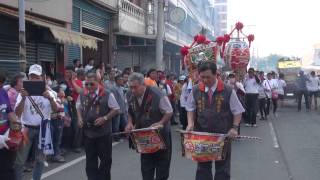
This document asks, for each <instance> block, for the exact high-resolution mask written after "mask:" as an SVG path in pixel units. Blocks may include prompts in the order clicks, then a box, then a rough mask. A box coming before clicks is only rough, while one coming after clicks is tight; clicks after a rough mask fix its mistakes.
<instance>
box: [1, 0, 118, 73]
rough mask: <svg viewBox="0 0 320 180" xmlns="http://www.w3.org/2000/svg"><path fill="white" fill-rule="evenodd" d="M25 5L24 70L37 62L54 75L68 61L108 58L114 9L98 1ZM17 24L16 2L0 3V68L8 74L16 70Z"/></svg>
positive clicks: (27, 2)
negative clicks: (25, 56) (25, 58)
mask: <svg viewBox="0 0 320 180" xmlns="http://www.w3.org/2000/svg"><path fill="white" fill-rule="evenodd" d="M25 5H26V7H25V14H26V15H25V21H26V53H27V68H26V69H27V70H28V67H29V66H30V65H32V64H35V63H38V64H41V65H42V66H43V67H44V71H45V72H46V73H47V74H48V75H55V74H56V73H57V72H60V73H63V70H64V67H65V66H66V65H67V64H68V63H69V62H70V59H72V58H79V59H80V58H82V57H83V56H85V57H89V56H90V57H93V58H96V57H100V59H99V58H97V59H99V60H101V59H105V60H106V61H107V60H108V59H110V57H108V54H110V52H109V49H110V48H109V46H110V45H109V44H108V43H109V42H111V41H109V40H108V36H107V35H108V33H109V32H112V30H110V28H111V27H110V26H108V24H110V22H109V21H108V19H110V17H111V15H110V14H112V13H114V12H115V10H114V9H112V7H107V6H106V7H104V6H103V2H102V0H101V1H94V0H92V1H89V0H88V1H85V0H75V1H71V0H55V1H40V2H39V1H26V2H25ZM95 8H96V9H95ZM80 13H81V20H82V21H80V20H79V19H80ZM77 18H79V19H77ZM18 22H19V19H18V1H11V0H3V1H1V2H0V24H1V28H0V66H1V67H2V68H3V69H5V70H7V71H8V73H9V74H12V73H14V72H18V71H19V70H20V69H19V67H20V64H21V61H20V60H19V27H18V24H19V23H18ZM79 49H80V50H79ZM82 49H83V50H82Z"/></svg>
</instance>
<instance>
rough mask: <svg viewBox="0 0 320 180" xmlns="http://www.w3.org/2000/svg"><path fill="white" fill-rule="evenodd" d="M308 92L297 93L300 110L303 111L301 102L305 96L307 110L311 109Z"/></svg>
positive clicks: (300, 91)
mask: <svg viewBox="0 0 320 180" xmlns="http://www.w3.org/2000/svg"><path fill="white" fill-rule="evenodd" d="M308 94H309V93H308V91H307V90H305V91H304V90H299V91H297V98H298V110H301V101H302V96H304V100H305V103H306V108H307V109H310V103H309V95H308Z"/></svg>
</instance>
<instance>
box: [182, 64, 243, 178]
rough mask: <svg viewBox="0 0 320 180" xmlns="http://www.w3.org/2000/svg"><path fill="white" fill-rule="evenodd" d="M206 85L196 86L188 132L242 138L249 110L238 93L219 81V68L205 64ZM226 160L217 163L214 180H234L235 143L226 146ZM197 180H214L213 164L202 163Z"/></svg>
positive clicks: (202, 68) (201, 68)
mask: <svg viewBox="0 0 320 180" xmlns="http://www.w3.org/2000/svg"><path fill="white" fill-rule="evenodd" d="M198 71H199V74H200V77H201V79H202V82H200V83H199V84H198V85H195V86H194V87H193V90H192V92H191V93H190V95H189V97H188V100H187V105H186V110H187V111H188V126H187V131H199V132H209V133H221V134H228V135H229V136H230V137H235V136H237V135H238V127H239V123H240V121H241V115H242V113H243V112H244V111H245V110H244V108H243V107H242V105H241V102H240V101H239V99H238V97H237V94H236V92H235V91H234V90H233V89H232V88H231V87H229V86H228V85H226V84H224V83H223V81H222V80H218V78H217V66H216V65H215V64H214V63H213V62H203V63H201V64H200V66H199V67H198ZM224 148H225V150H226V155H225V159H224V160H221V161H216V162H215V175H214V180H230V177H231V174H230V173H231V171H230V168H231V143H228V144H225V145H224ZM195 179H196V180H212V179H213V175H212V162H198V167H197V171H196V177H195Z"/></svg>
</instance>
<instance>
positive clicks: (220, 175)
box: [196, 143, 231, 180]
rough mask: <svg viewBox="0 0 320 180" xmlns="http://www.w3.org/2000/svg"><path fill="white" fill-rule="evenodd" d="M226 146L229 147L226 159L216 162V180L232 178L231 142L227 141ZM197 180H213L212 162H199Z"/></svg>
mask: <svg viewBox="0 0 320 180" xmlns="http://www.w3.org/2000/svg"><path fill="white" fill-rule="evenodd" d="M225 148H227V149H226V156H225V159H224V160H223V161H216V162H215V175H214V180H230V176H231V175H230V169H231V143H227V144H226V146H225ZM196 180H213V175H212V162H201V163H200V162H199V163H198V168H197V173H196Z"/></svg>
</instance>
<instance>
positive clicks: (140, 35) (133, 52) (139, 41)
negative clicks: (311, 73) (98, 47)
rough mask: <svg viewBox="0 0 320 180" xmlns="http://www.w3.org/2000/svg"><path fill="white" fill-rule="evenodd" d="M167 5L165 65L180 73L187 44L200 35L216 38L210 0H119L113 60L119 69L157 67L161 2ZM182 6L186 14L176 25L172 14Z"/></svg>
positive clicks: (173, 71) (167, 69) (166, 68)
mask: <svg viewBox="0 0 320 180" xmlns="http://www.w3.org/2000/svg"><path fill="white" fill-rule="evenodd" d="M161 2H163V3H164V4H165V11H164V13H165V28H164V29H165V34H164V48H163V49H164V50H163V54H164V56H163V67H164V68H165V69H164V70H165V71H167V72H171V73H175V74H179V73H180V69H181V56H180V53H179V50H180V48H181V47H182V46H183V45H189V44H191V43H192V41H193V37H194V36H195V35H196V34H199V33H203V34H206V35H207V36H208V37H211V38H212V37H213V35H214V34H213V32H214V27H213V6H212V5H211V4H210V1H209V0H204V1H198V0H178V1H177V0H167V1H164V0H134V1H128V0H119V4H118V8H119V11H118V15H117V17H116V18H115V20H114V32H115V38H114V40H115V43H114V47H113V62H114V65H115V66H117V67H118V68H119V69H123V68H125V67H133V69H135V70H140V71H142V72H146V71H147V70H148V69H150V68H158V67H155V65H156V63H155V59H156V57H155V54H156V53H155V51H156V41H155V39H156V35H157V14H158V3H161ZM176 7H180V8H182V9H183V10H184V11H185V13H186V16H185V18H184V20H183V22H181V23H179V24H175V23H173V22H172V21H171V19H170V13H171V12H172V11H173V10H174V9H175V8H176Z"/></svg>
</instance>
